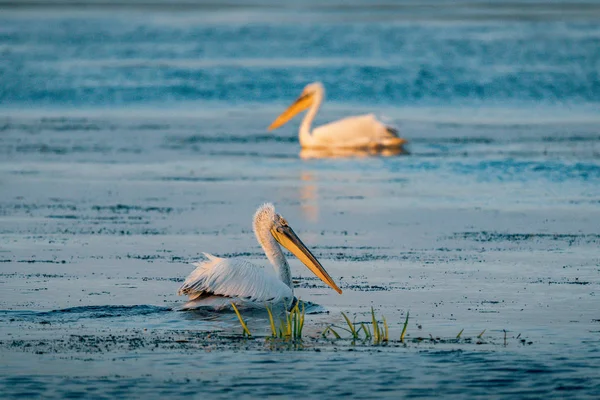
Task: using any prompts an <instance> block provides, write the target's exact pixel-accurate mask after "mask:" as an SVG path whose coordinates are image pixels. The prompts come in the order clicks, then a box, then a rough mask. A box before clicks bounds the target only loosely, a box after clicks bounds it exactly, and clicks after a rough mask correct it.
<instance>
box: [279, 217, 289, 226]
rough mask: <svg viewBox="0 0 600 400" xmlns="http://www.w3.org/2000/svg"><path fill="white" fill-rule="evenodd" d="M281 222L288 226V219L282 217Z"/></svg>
mask: <svg viewBox="0 0 600 400" xmlns="http://www.w3.org/2000/svg"><path fill="white" fill-rule="evenodd" d="M279 222H280V223H281V225H282V226H288V223H287V221H286V220H285V218H283V217H280V219H279Z"/></svg>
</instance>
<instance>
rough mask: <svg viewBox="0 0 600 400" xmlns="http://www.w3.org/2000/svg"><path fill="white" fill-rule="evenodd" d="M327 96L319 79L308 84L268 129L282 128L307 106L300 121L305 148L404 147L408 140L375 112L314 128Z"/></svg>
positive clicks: (301, 137)
mask: <svg viewBox="0 0 600 400" xmlns="http://www.w3.org/2000/svg"><path fill="white" fill-rule="evenodd" d="M324 97H325V88H324V87H323V85H322V84H321V83H320V82H315V83H311V84H309V85H307V86H306V87H305V88H304V90H303V91H302V93H301V94H300V97H298V99H296V101H295V102H294V103H293V104H292V105H291V106H290V107H289V108H288V109H287V110H285V111H284V112H283V113H282V114H281V115H280V116H279V117H277V119H275V121H273V123H272V124H271V125H270V126H269V130H273V129H277V128H279V127H280V126H282V125H284V124H285V123H286V122H288V121H289V120H290V119H292V118H293V117H294V116H295V115H296V114H298V113H300V112H302V111H304V110H306V109H308V112H307V113H306V116H305V117H304V119H303V120H302V123H301V124H300V133H299V139H300V145H301V146H302V148H382V147H402V145H404V144H405V143H406V140H405V139H402V138H400V137H399V136H398V131H397V130H396V129H395V128H393V127H391V126H388V125H385V124H383V123H382V122H380V121H378V120H377V119H376V118H375V116H374V115H373V114H367V115H359V116H352V117H348V118H344V119H341V120H339V121H334V122H331V123H329V124H326V125H322V126H319V127H316V128H314V129H312V130H311V126H312V122H313V119H314V118H315V116H316V115H317V112H318V111H319V107H320V106H321V103H322V102H323V99H324Z"/></svg>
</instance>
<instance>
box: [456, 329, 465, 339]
mask: <svg viewBox="0 0 600 400" xmlns="http://www.w3.org/2000/svg"><path fill="white" fill-rule="evenodd" d="M464 330H465V328H463V329H461V330H460V332H458V335H456V338H457V339H460V335H462V333H463V331H464Z"/></svg>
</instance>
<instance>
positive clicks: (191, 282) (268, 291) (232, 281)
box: [178, 253, 293, 303]
mask: <svg viewBox="0 0 600 400" xmlns="http://www.w3.org/2000/svg"><path fill="white" fill-rule="evenodd" d="M205 256H206V257H207V258H208V261H206V262H201V263H200V262H199V263H194V265H195V266H196V269H195V270H194V271H192V273H191V274H190V275H189V276H188V277H187V279H186V280H185V282H183V285H181V287H180V288H179V292H178V293H179V294H180V295H188V296H189V298H190V300H195V299H198V298H200V297H206V296H223V297H229V298H237V299H241V300H243V301H246V302H254V303H265V302H268V303H271V302H280V301H284V300H285V301H289V300H290V299H292V298H293V293H292V290H291V289H290V288H289V287H288V286H287V285H286V284H285V283H283V282H282V281H281V280H280V279H278V278H277V277H276V276H275V275H273V274H269V273H267V272H266V271H265V270H264V268H262V267H259V266H257V265H255V264H252V263H251V262H248V261H246V260H243V259H240V258H220V257H215V256H213V255H210V254H206V253H205Z"/></svg>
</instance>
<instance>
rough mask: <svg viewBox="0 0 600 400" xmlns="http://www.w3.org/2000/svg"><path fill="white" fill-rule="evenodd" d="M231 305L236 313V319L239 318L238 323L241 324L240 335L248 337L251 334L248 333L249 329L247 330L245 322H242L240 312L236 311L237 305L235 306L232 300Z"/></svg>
mask: <svg viewBox="0 0 600 400" xmlns="http://www.w3.org/2000/svg"><path fill="white" fill-rule="evenodd" d="M231 307H233V311H235V314H236V315H237V317H238V319H239V320H240V325H242V329H243V332H242V335H243V336H244V337H246V336H247V337H250V336H252V334H251V333H250V330H248V326H247V325H246V323H245V322H244V319H243V318H242V315H241V314H240V312H239V311H238V309H237V307H236V306H235V304H233V302H232V303H231Z"/></svg>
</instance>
